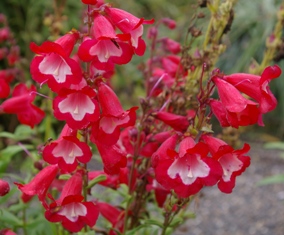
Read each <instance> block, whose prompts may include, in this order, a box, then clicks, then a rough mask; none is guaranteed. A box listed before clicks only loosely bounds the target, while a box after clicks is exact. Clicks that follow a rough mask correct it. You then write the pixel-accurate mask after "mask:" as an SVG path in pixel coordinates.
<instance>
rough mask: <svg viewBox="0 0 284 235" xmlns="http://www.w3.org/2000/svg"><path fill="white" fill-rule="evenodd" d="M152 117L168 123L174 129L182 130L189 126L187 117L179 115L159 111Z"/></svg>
mask: <svg viewBox="0 0 284 235" xmlns="http://www.w3.org/2000/svg"><path fill="white" fill-rule="evenodd" d="M154 117H155V118H157V119H159V120H161V121H162V122H164V123H165V124H167V125H169V126H170V127H172V128H173V129H175V130H176V131H181V132H184V131H186V129H187V128H188V126H189V121H188V120H187V117H184V116H181V115H177V114H173V113H168V112H162V111H160V112H157V113H156V114H155V115H154Z"/></svg>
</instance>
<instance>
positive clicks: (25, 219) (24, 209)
mask: <svg viewBox="0 0 284 235" xmlns="http://www.w3.org/2000/svg"><path fill="white" fill-rule="evenodd" d="M26 216H27V213H26V207H24V208H23V232H24V235H27V228H26V227H27V218H26Z"/></svg>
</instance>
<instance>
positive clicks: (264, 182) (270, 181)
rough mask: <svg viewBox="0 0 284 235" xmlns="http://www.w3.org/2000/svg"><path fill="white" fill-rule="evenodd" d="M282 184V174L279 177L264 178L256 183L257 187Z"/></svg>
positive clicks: (283, 175) (283, 177)
mask: <svg viewBox="0 0 284 235" xmlns="http://www.w3.org/2000/svg"><path fill="white" fill-rule="evenodd" d="M279 183H280V184H283V183H284V174H279V175H273V176H270V177H266V178H264V179H263V180H261V181H260V182H258V183H257V185H267V184H279Z"/></svg>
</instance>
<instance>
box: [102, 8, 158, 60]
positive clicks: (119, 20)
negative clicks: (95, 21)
mask: <svg viewBox="0 0 284 235" xmlns="http://www.w3.org/2000/svg"><path fill="white" fill-rule="evenodd" d="M105 12H106V14H107V16H108V17H109V19H110V21H111V22H112V23H113V24H114V25H115V26H116V27H117V28H119V29H120V30H121V31H122V32H123V33H125V34H130V35H131V45H132V46H133V47H134V49H135V53H136V54H137V55H140V56H142V55H143V54H144V52H145V49H146V45H145V42H144V40H142V38H141V36H142V34H143V24H153V23H154V20H144V19H143V18H141V19H139V18H137V17H136V16H134V15H132V14H130V13H129V12H126V11H124V10H121V9H118V8H113V7H106V8H105Z"/></svg>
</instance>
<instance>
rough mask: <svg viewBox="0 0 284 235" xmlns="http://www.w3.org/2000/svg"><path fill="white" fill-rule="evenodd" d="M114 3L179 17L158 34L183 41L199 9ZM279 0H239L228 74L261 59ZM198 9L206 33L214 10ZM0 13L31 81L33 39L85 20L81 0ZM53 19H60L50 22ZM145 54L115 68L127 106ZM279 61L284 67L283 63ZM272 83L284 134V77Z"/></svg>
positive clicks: (146, 1) (143, 0)
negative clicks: (56, 11) (172, 27)
mask: <svg viewBox="0 0 284 235" xmlns="http://www.w3.org/2000/svg"><path fill="white" fill-rule="evenodd" d="M110 2H111V3H112V4H113V6H114V7H119V8H121V9H124V10H126V11H129V12H131V13H133V14H134V15H136V16H138V17H144V18H146V19H151V18H155V20H156V22H157V21H159V19H161V18H163V17H167V18H172V19H174V20H176V22H177V28H176V29H175V30H173V31H170V30H168V29H167V28H165V27H161V30H160V32H159V35H160V36H168V37H171V38H173V39H175V40H177V41H180V42H181V43H182V44H183V43H184V40H185V35H186V33H187V30H188V27H189V25H190V19H191V17H192V15H193V14H195V13H196V12H197V8H196V6H197V3H198V0H175V1H172V0H155V1H152V0H127V1H122V0H113V1H110ZM199 2H200V1H199ZM280 3H281V1H280V0H250V1H247V0H238V1H237V4H236V6H235V16H234V21H233V24H232V27H231V30H230V32H229V33H228V34H227V35H225V36H224V38H223V40H224V43H225V44H226V45H227V50H226V52H225V53H224V54H223V55H222V56H221V57H220V59H219V61H218V64H217V66H218V67H219V68H220V69H221V70H222V71H223V72H224V73H226V74H229V73H233V72H248V69H249V66H250V65H251V64H252V62H253V61H256V62H258V63H260V62H261V60H262V57H263V53H264V51H265V41H266V38H267V37H268V36H269V35H270V34H271V32H272V31H273V27H274V25H275V22H276V20H277V17H276V12H277V10H278V8H279V5H280ZM61 5H65V7H64V8H62V9H61V10H62V14H63V17H62V16H58V15H54V7H55V6H57V7H58V8H60V6H61ZM198 11H202V12H203V13H204V14H205V18H204V19H202V20H199V21H198V24H199V25H198V26H199V27H200V28H201V29H202V30H203V31H204V32H205V31H206V23H207V22H208V19H209V18H210V12H209V11H208V9H206V8H202V9H200V8H199V9H198ZM0 12H1V13H4V14H5V15H6V16H7V18H8V23H9V26H10V27H11V29H12V31H13V33H14V36H15V38H16V40H17V41H18V44H19V46H20V47H21V55H22V58H23V59H22V62H21V65H20V66H22V67H23V68H24V70H25V74H26V79H27V80H28V79H30V75H29V63H30V61H31V59H32V57H33V53H32V52H31V51H30V50H29V43H30V42H32V41H33V42H36V43H37V44H40V43H42V42H43V41H44V40H47V39H50V40H53V38H51V37H50V35H51V32H53V34H54V31H56V30H57V31H58V32H57V33H58V34H60V33H61V34H63V33H65V32H67V31H69V30H71V29H72V28H78V27H80V25H82V22H83V19H82V17H81V15H82V12H83V9H82V4H81V1H80V0H50V1H44V0H2V1H0ZM60 17H61V18H60ZM52 22H57V23H56V24H52ZM58 22H61V23H58ZM51 25H53V27H51ZM145 28H146V29H147V28H148V27H147V26H146V27H145ZM144 38H146V37H144ZM147 56H149V54H147V53H146V54H145V55H144V56H143V57H135V58H134V59H133V61H132V62H131V63H130V64H128V65H126V66H123V67H122V68H118V69H117V74H116V76H115V78H114V84H115V88H116V89H117V90H118V91H120V92H121V98H122V100H123V101H124V102H125V103H127V104H129V105H133V104H136V105H137V104H138V100H137V98H136V100H131V99H130V98H132V97H137V96H141V95H143V89H142V84H143V75H142V73H138V72H137V70H138V69H137V67H138V66H139V64H141V63H142V62H145V60H146V59H147V58H148V57H147ZM277 63H278V64H279V65H280V67H282V68H284V67H283V62H281V61H280V62H277ZM125 84H126V85H125ZM271 86H272V90H273V92H274V94H276V96H277V98H278V100H279V105H278V108H277V109H276V110H275V111H274V112H272V113H270V114H268V115H265V120H264V122H265V124H266V129H265V130H266V131H270V132H272V133H274V134H275V135H277V136H278V137H284V92H282V91H283V90H284V80H283V79H276V80H275V81H273V82H272V83H271ZM123 87H124V88H123ZM125 87H126V89H125ZM129 97H130V98H129ZM129 100H130V102H129ZM127 104H126V106H128V105H127Z"/></svg>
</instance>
